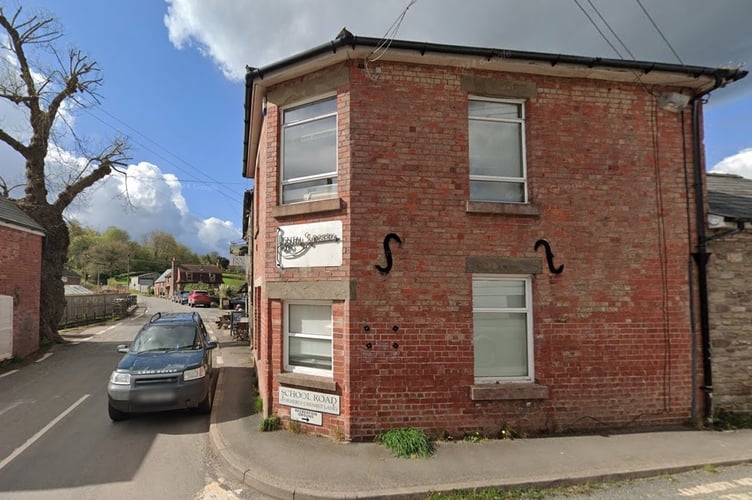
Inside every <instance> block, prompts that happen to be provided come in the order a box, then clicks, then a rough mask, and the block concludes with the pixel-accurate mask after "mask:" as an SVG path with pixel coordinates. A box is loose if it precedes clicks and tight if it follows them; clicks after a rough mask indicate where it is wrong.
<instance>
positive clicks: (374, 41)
mask: <svg viewBox="0 0 752 500" xmlns="http://www.w3.org/2000/svg"><path fill="white" fill-rule="evenodd" d="M383 42H384V40H383V39H381V38H370V37H358V36H354V35H350V36H343V37H341V38H336V39H335V40H332V41H331V42H329V43H326V44H323V45H319V46H318V47H314V48H312V49H310V50H307V51H305V52H301V53H299V54H296V55H294V56H291V57H289V58H287V59H282V60H281V61H278V62H276V63H273V64H270V65H268V66H265V67H263V68H255V69H252V70H251V71H250V72H249V75H250V78H251V79H252V80H256V79H262V80H263V78H264V74H268V73H272V72H274V71H277V70H280V69H284V68H286V67H288V66H292V65H295V64H297V63H300V62H302V61H305V60H307V59H311V58H313V57H316V56H319V55H324V54H327V53H336V52H337V50H338V49H340V48H343V47H350V48H352V49H354V48H355V47H358V46H361V47H373V48H376V47H379V46H380V45H382V44H383ZM389 49H390V50H394V49H400V50H414V51H417V52H420V54H421V55H424V54H426V53H427V52H432V53H436V54H452V55H460V56H474V57H485V58H486V59H488V60H491V59H509V60H520V61H539V62H547V63H550V64H551V66H556V65H557V64H559V63H564V64H574V65H577V66H587V67H590V68H592V67H596V66H600V67H605V68H613V69H629V70H639V71H642V72H644V73H650V72H651V71H667V72H673V73H684V74H686V75H689V76H691V77H693V78H697V77H700V76H712V77H715V76H718V77H720V78H721V79H722V80H724V81H726V82H731V81H736V80H739V79H741V78H743V77H744V76H746V74H747V71H746V70H742V69H739V68H709V67H705V66H685V65H683V64H670V63H658V62H646V61H629V60H624V59H609V58H603V57H587V56H573V55H564V54H552V53H545V52H529V51H524V50H506V49H492V48H484V47H467V46H463V45H447V44H439V43H428V42H413V41H408V40H392V41H391V42H390V44H389Z"/></svg>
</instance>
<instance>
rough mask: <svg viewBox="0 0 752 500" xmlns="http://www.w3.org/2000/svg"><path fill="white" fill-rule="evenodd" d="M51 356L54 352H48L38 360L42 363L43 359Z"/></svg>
mask: <svg viewBox="0 0 752 500" xmlns="http://www.w3.org/2000/svg"><path fill="white" fill-rule="evenodd" d="M50 356H52V353H51V352H48V353H47V354H45V355H44V356H42V357H41V358H39V359H38V360H37V361H36V362H37V363H41V362H42V361H44V360H45V359H47V358H49V357H50Z"/></svg>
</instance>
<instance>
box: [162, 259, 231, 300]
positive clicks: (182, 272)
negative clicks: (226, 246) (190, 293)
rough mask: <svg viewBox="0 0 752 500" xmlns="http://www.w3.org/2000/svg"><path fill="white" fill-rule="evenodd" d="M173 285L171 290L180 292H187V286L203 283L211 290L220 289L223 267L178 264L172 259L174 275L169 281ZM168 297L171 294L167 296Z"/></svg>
mask: <svg viewBox="0 0 752 500" xmlns="http://www.w3.org/2000/svg"><path fill="white" fill-rule="evenodd" d="M167 281H168V282H169V283H170V284H171V288H170V290H171V291H172V292H178V291H182V290H185V288H186V286H187V285H193V284H198V283H202V284H203V285H206V287H207V288H208V289H210V290H214V289H217V288H219V285H221V284H222V283H223V281H222V267H221V266H220V265H219V263H217V264H216V265H206V264H178V263H177V261H176V260H175V259H172V273H171V276H170V278H168V280H167ZM167 295H168V296H169V295H171V293H169V294H167Z"/></svg>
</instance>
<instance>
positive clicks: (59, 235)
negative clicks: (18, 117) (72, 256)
mask: <svg viewBox="0 0 752 500" xmlns="http://www.w3.org/2000/svg"><path fill="white" fill-rule="evenodd" d="M21 12H22V7H19V8H18V9H17V10H16V11H15V13H14V14H13V15H12V16H10V17H8V16H7V15H6V12H5V10H4V8H3V7H2V6H0V26H2V28H3V29H4V30H5V32H6V34H7V38H6V37H0V38H2V39H3V42H2V45H0V53H1V54H2V57H0V61H2V64H3V65H4V66H3V71H2V72H1V73H0V99H2V100H4V101H6V102H7V103H9V104H10V105H12V106H15V107H16V108H17V109H18V110H20V111H22V112H23V113H25V116H26V117H27V118H28V123H29V126H30V130H29V133H28V134H26V133H23V132H16V131H15V130H6V129H5V128H0V140H2V141H3V142H5V143H6V144H8V145H9V146H10V147H11V148H12V149H13V150H15V151H16V152H18V153H19V154H20V155H21V156H22V157H23V158H24V160H25V178H26V179H25V180H26V183H25V186H24V197H23V198H21V199H17V200H15V201H16V203H17V204H18V206H19V207H21V209H22V210H24V211H25V212H26V213H27V214H28V215H30V216H31V217H32V218H34V220H36V221H37V222H38V223H39V224H41V225H42V227H44V228H45V233H46V238H45V244H44V245H43V249H42V282H43V283H44V286H43V287H42V290H41V297H40V302H41V304H40V305H41V317H40V325H39V326H40V331H39V333H40V336H41V337H42V338H44V339H47V340H50V341H56V342H57V341H61V337H60V335H59V333H58V330H57V325H58V323H59V321H60V318H61V317H62V314H63V309H64V307H65V291H64V286H63V282H62V271H63V266H64V264H65V262H66V258H67V252H68V246H69V244H70V233H69V231H68V226H67V225H66V224H65V221H64V218H63V212H64V211H65V209H66V208H67V207H68V206H70V204H71V203H72V202H73V201H74V200H75V199H76V198H77V197H78V196H79V195H80V194H81V193H82V192H84V190H86V189H87V188H89V187H91V186H92V185H93V184H95V183H96V182H97V181H100V180H102V179H104V178H106V177H107V176H108V175H110V174H111V173H112V172H113V171H120V170H118V168H119V167H122V166H124V165H125V164H126V161H127V160H128V158H127V157H126V151H127V145H126V143H125V142H124V141H123V140H121V139H114V140H113V141H112V142H111V143H110V144H109V145H107V146H105V147H103V148H102V149H100V150H99V151H98V152H91V151H87V150H86V144H85V143H84V141H82V140H79V139H78V138H77V137H76V136H75V134H72V135H73V141H74V145H75V149H76V151H75V153H76V155H78V156H79V158H83V159H84V161H81V162H73V161H71V162H68V164H67V165H65V167H66V168H67V169H69V170H68V171H67V172H66V173H67V176H66V177H65V180H64V181H62V182H61V184H59V185H57V184H53V183H54V182H55V181H54V180H53V179H55V178H56V177H55V176H52V175H49V172H48V169H49V168H50V167H49V166H48V165H47V163H46V158H47V156H48V153H49V152H50V148H51V147H55V146H56V145H57V143H56V141H55V132H56V130H57V128H56V127H55V124H56V120H57V119H58V118H60V114H61V113H62V110H63V109H76V108H83V107H87V106H88V105H89V104H87V103H86V102H85V100H84V99H86V98H91V102H94V103H97V102H98V100H97V99H98V96H97V90H98V88H99V87H100V86H101V84H102V78H101V76H100V73H99V67H98V65H97V63H96V62H95V61H91V60H90V59H89V58H88V57H87V56H86V55H85V54H84V53H83V52H81V51H80V50H78V49H75V48H71V49H68V50H66V51H62V50H58V47H57V45H56V42H59V41H60V38H61V37H62V34H61V32H60V31H59V30H58V29H57V28H56V26H55V23H54V20H53V19H52V18H50V17H45V16H36V15H31V16H28V17H24V18H22V17H21ZM34 55H37V56H40V58H39V60H40V61H42V60H44V59H45V57H44V56H46V57H47V60H48V61H53V63H52V64H53V66H50V67H41V63H40V66H36V65H32V59H31V58H30V56H34ZM49 56H51V57H49ZM59 121H60V122H62V123H58V128H60V127H62V128H64V127H65V120H59ZM14 132H15V133H17V136H14V135H13V133H14ZM71 132H72V131H71ZM27 135H28V137H27ZM121 173H122V172H121ZM0 187H1V188H2V189H3V191H4V195H5V196H9V191H10V190H9V188H8V185H7V183H6V182H5V180H4V179H3V180H2V182H1V183H0Z"/></svg>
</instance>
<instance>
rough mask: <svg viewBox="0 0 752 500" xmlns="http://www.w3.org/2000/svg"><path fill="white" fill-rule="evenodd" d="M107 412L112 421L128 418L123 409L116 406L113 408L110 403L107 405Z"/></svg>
mask: <svg viewBox="0 0 752 500" xmlns="http://www.w3.org/2000/svg"><path fill="white" fill-rule="evenodd" d="M107 412H108V413H109V414H110V418H111V419H112V421H113V422H120V421H121V420H125V419H127V418H128V414H127V413H126V412H124V411H120V410H118V409H117V408H113V407H112V405H111V404H108V405H107Z"/></svg>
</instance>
